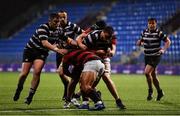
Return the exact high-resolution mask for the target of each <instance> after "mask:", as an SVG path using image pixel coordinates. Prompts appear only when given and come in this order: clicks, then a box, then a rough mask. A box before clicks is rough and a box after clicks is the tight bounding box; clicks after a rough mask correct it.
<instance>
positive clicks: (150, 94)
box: [144, 64, 154, 100]
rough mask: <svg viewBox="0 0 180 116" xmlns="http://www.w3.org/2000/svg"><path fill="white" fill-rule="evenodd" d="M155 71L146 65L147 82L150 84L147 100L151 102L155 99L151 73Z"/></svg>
mask: <svg viewBox="0 0 180 116" xmlns="http://www.w3.org/2000/svg"><path fill="white" fill-rule="evenodd" d="M153 70H154V68H153V67H152V66H151V65H148V64H147V65H146V67H145V71H144V73H145V76H146V81H147V84H148V96H147V100H151V99H152V98H153V97H152V95H153V87H152V76H151V73H152V71H153Z"/></svg>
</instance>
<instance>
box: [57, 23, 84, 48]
mask: <svg viewBox="0 0 180 116" xmlns="http://www.w3.org/2000/svg"><path fill="white" fill-rule="evenodd" d="M59 28H62V30H63V32H64V35H65V36H67V37H69V38H72V39H74V40H75V38H76V37H77V36H78V35H80V34H81V33H82V32H83V30H82V29H81V28H80V27H79V26H78V25H77V24H75V23H72V22H70V21H68V22H67V25H66V26H65V27H59ZM59 45H60V46H61V47H63V48H69V47H70V46H69V45H67V42H65V41H60V42H59Z"/></svg>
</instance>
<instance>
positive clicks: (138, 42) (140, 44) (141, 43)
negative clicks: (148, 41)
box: [136, 31, 144, 46]
mask: <svg viewBox="0 0 180 116" xmlns="http://www.w3.org/2000/svg"><path fill="white" fill-rule="evenodd" d="M143 33H144V31H143V32H141V37H140V38H139V39H138V40H137V42H136V45H137V46H142V45H143V44H144V40H143Z"/></svg>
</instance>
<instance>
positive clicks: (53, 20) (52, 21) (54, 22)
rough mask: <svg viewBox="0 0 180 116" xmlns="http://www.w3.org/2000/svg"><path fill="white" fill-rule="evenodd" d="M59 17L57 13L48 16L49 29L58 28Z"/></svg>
mask: <svg viewBox="0 0 180 116" xmlns="http://www.w3.org/2000/svg"><path fill="white" fill-rule="evenodd" d="M59 24H60V21H59V15H58V14H57V13H51V14H50V15H49V25H50V27H51V28H53V29H55V28H57V27H58V26H59Z"/></svg>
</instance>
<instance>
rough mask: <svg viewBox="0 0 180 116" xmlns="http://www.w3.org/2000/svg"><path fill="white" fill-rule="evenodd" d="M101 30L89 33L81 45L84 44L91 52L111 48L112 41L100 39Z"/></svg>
mask: <svg viewBox="0 0 180 116" xmlns="http://www.w3.org/2000/svg"><path fill="white" fill-rule="evenodd" d="M101 32H102V30H95V31H92V32H90V33H89V34H88V35H87V37H85V38H84V40H83V44H85V45H86V46H87V47H88V48H89V49H93V50H98V49H99V50H100V49H102V50H107V49H108V48H109V47H110V48H111V47H112V41H111V39H110V40H107V41H104V40H102V39H101Z"/></svg>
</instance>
